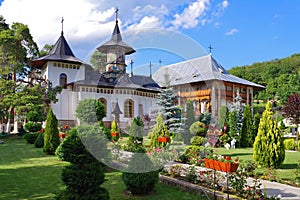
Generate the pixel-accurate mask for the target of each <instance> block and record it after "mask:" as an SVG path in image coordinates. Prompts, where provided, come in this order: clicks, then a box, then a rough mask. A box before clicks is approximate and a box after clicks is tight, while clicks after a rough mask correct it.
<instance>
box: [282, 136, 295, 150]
mask: <svg viewBox="0 0 300 200" xmlns="http://www.w3.org/2000/svg"><path fill="white" fill-rule="evenodd" d="M283 145H284V149H285V150H295V149H296V143H295V140H294V139H293V138H290V139H285V140H284V141H283Z"/></svg>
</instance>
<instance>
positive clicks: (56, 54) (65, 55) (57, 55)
mask: <svg viewBox="0 0 300 200" xmlns="http://www.w3.org/2000/svg"><path fill="white" fill-rule="evenodd" d="M47 61H63V62H70V63H77V64H83V63H84V62H83V61H81V60H80V59H78V58H77V57H76V56H75V55H74V54H73V52H72V50H71V48H70V46H69V44H68V42H67V41H66V39H65V37H64V35H63V32H62V34H61V36H60V37H59V39H58V40H57V41H56V43H55V45H54V47H53V49H52V50H51V51H50V52H49V54H48V55H46V56H43V57H41V58H38V59H36V60H33V61H32V62H31V65H32V66H35V67H38V68H39V67H42V66H43V65H44V64H45V63H46V62H47Z"/></svg>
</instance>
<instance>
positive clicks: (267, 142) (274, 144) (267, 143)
mask: <svg viewBox="0 0 300 200" xmlns="http://www.w3.org/2000/svg"><path fill="white" fill-rule="evenodd" d="M284 158H285V150H284V145H283V140H282V137H281V134H280V130H279V127H278V125H277V122H276V120H274V119H273V111H272V104H271V103H270V102H268V103H267V105H266V110H265V111H264V112H263V115H262V118H261V119H260V123H259V128H258V134H257V136H256V138H255V142H254V146H253V159H254V161H255V162H256V163H257V164H259V165H262V166H265V167H269V168H270V167H271V168H278V167H279V166H280V165H281V164H282V163H283V161H284Z"/></svg>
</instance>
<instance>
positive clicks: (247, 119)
mask: <svg viewBox="0 0 300 200" xmlns="http://www.w3.org/2000/svg"><path fill="white" fill-rule="evenodd" d="M252 135H253V120H252V114H251V108H250V106H249V105H246V106H245V107H244V113H243V123H242V129H241V141H240V144H241V147H250V146H252V144H253V142H254V140H252Z"/></svg>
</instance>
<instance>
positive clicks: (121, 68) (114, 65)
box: [97, 8, 135, 80]
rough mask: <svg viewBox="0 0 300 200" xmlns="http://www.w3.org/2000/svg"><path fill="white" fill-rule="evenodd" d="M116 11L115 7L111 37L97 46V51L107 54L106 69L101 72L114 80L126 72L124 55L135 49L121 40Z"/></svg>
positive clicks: (117, 10)
mask: <svg viewBox="0 0 300 200" xmlns="http://www.w3.org/2000/svg"><path fill="white" fill-rule="evenodd" d="M118 12H119V9H118V8H117V9H116V24H115V28H114V30H113V33H112V36H111V39H110V40H109V41H107V42H106V43H104V44H103V45H101V46H100V47H98V48H97V50H98V51H100V52H101V53H104V54H106V55H107V65H106V70H105V72H104V73H103V74H104V76H105V77H106V78H109V79H111V80H115V79H116V78H118V77H120V76H121V75H122V74H124V73H126V64H125V55H130V54H132V53H134V52H135V50H134V49H133V48H132V47H130V46H129V45H128V44H126V43H125V42H124V41H123V40H122V36H121V32H120V28H119V24H118Z"/></svg>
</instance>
